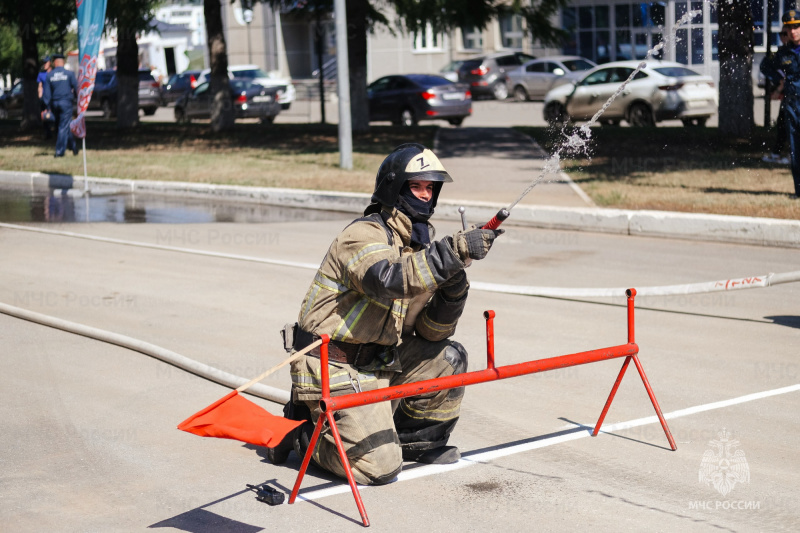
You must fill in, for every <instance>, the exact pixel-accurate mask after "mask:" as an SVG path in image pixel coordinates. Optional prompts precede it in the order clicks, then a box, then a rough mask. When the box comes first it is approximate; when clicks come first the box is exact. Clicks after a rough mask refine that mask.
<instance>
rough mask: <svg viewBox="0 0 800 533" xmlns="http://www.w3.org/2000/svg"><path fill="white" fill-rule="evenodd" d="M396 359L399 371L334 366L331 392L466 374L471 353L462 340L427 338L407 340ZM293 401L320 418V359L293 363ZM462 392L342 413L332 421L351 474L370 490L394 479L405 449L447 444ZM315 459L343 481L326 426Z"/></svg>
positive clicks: (333, 445)
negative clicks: (433, 339)
mask: <svg viewBox="0 0 800 533" xmlns="http://www.w3.org/2000/svg"><path fill="white" fill-rule="evenodd" d="M396 357H397V358H398V360H399V363H400V367H401V368H402V370H401V371H399V372H394V371H390V370H377V371H372V372H368V371H363V370H358V369H357V368H355V367H353V366H351V365H347V364H342V363H331V364H330V365H329V371H330V381H331V394H332V395H334V396H337V395H342V394H351V393H353V392H360V391H368V390H375V389H379V388H384V387H388V386H393V385H402V384H405V383H412V382H415V381H422V380H426V379H433V378H437V377H444V376H450V375H453V374H461V373H464V372H466V371H467V353H466V351H465V350H464V348H463V347H462V346H461V345H460V344H459V343H457V342H454V341H450V340H443V341H439V342H430V341H426V340H424V339H422V338H421V337H416V336H408V337H404V338H403V341H402V342H401V344H399V345H398V347H397V351H396ZM292 381H293V399H294V400H295V401H299V402H304V403H305V404H306V405H307V406H308V407H309V409H310V410H311V415H312V419H313V422H314V423H315V424H316V422H317V419H318V418H319V415H320V411H319V405H318V403H319V400H318V399H319V395H320V391H321V372H320V361H319V359H318V358H316V357H311V356H306V357H303V358H301V359H299V360H298V361H296V362H295V363H294V364H293V365H292ZM463 395H464V388H463V387H461V388H458V389H450V390H443V391H437V392H435V393H430V394H425V395H422V396H414V397H411V398H403V399H402V400H399V401H395V402H380V403H375V404H371V405H363V406H359V407H354V408H352V409H345V410H342V411H336V412H335V413H334V419H335V420H336V427H337V428H338V429H339V434H340V436H341V438H342V442H343V444H344V448H345V452H346V453H347V458H348V461H350V466H351V467H352V471H353V477H354V478H355V480H356V482H357V483H360V484H365V485H370V484H381V483H387V482H389V481H391V480H392V479H393V478H394V477H395V476H396V475H397V474H398V473H399V472H400V470H401V468H402V464H403V455H402V450H403V449H409V450H427V449H432V448H437V447H440V446H443V445H444V444H446V443H447V440H448V438H449V437H450V433H451V432H452V431H453V428H454V427H455V424H456V422H457V421H458V416H459V413H460V406H461V399H462V397H463ZM312 457H313V459H314V461H315V462H316V463H317V464H318V465H319V466H321V467H322V468H324V469H325V470H328V471H330V472H332V473H334V474H336V475H338V476H341V477H345V473H344V468H343V467H342V463H341V460H340V458H339V454H338V452H337V450H336V445H335V443H334V440H333V435H332V434H331V432H330V428H328V427H327V426H326V427H325V429H323V432H322V434H321V436H320V439H319V441H318V443H317V446H316V448H315V450H314V455H313V456H312Z"/></svg>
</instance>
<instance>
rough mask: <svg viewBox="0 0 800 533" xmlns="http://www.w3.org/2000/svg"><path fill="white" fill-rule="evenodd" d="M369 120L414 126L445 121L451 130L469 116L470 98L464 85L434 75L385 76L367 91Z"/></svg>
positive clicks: (470, 112)
mask: <svg viewBox="0 0 800 533" xmlns="http://www.w3.org/2000/svg"><path fill="white" fill-rule="evenodd" d="M367 99H368V100H369V120H370V121H371V122H374V121H377V120H390V121H391V122H392V123H393V124H397V125H401V126H413V125H414V124H416V123H417V122H419V121H420V120H438V119H442V120H447V121H448V122H449V123H450V124H453V125H454V126H458V125H460V124H461V123H462V122H463V121H464V118H466V117H468V116H470V115H471V114H472V94H471V93H470V91H469V87H468V86H467V85H465V84H463V83H453V82H452V81H450V80H448V79H447V78H443V77H442V76H436V75H433V74H407V75H405V76H386V77H384V78H380V79H378V80H376V81H374V82H372V83H371V84H370V85H369V87H367Z"/></svg>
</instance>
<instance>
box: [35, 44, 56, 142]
mask: <svg viewBox="0 0 800 533" xmlns="http://www.w3.org/2000/svg"><path fill="white" fill-rule="evenodd" d="M50 70H51V65H50V56H44V57H43V58H42V70H40V71H39V75H38V76H36V83H37V85H39V102H40V104H41V108H42V111H45V110H46V109H47V106H46V105H44V100H43V99H42V96H43V95H44V82H45V81H46V80H47V73H48V72H50ZM42 127H44V138H45V140H47V139H51V138H52V137H53V121H52V120H44V117H42Z"/></svg>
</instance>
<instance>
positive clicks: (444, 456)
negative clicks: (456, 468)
mask: <svg viewBox="0 0 800 533" xmlns="http://www.w3.org/2000/svg"><path fill="white" fill-rule="evenodd" d="M459 459H461V452H460V451H458V448H456V447H455V446H440V447H438V448H432V449H430V450H409V449H405V448H404V449H403V460H405V461H416V462H418V463H426V464H429V465H449V464H453V463H456V462H458V460H459Z"/></svg>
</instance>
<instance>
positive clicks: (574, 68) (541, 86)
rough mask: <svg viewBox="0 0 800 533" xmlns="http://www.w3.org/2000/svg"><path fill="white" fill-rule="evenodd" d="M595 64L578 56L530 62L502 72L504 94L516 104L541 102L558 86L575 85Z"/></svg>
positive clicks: (545, 58) (555, 57)
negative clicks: (513, 99)
mask: <svg viewBox="0 0 800 533" xmlns="http://www.w3.org/2000/svg"><path fill="white" fill-rule="evenodd" d="M596 66H597V63H594V62H593V61H591V60H589V59H586V58H585V57H580V56H553V57H544V58H541V59H534V60H533V61H529V62H527V63H525V64H524V65H522V66H521V67H519V68H517V69H514V70H512V71H509V72H507V73H506V75H507V77H508V81H507V84H508V91H509V92H510V93H511V94H513V95H514V98H516V99H517V101H520V102H524V101H525V100H543V99H544V97H545V95H546V94H547V93H548V92H549V91H550V90H551V89H555V88H556V87H558V86H559V85H564V84H565V83H570V82H573V83H574V82H576V81H578V80H580V79H581V78H583V76H584V75H585V74H586V71H587V70H591V69H593V68H594V67H596Z"/></svg>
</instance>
